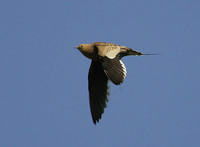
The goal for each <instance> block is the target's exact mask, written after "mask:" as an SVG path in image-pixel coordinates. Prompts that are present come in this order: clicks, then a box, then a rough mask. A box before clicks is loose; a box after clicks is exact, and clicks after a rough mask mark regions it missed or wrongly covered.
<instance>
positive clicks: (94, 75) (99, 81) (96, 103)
mask: <svg viewBox="0 0 200 147" xmlns="http://www.w3.org/2000/svg"><path fill="white" fill-rule="evenodd" d="M88 82H89V98H90V110H91V114H92V119H93V122H94V124H96V122H99V119H101V115H102V114H103V113H104V108H106V104H107V102H108V96H109V83H108V78H107V76H106V75H105V73H104V70H103V67H102V65H101V63H100V62H95V61H92V63H91V65H90V70H89V75H88Z"/></svg>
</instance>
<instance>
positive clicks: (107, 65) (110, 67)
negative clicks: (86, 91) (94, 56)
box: [101, 57, 126, 85]
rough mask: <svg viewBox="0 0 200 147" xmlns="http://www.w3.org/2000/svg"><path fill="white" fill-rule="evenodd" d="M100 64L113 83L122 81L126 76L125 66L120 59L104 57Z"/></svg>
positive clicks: (116, 83) (117, 83) (118, 83)
mask: <svg viewBox="0 0 200 147" xmlns="http://www.w3.org/2000/svg"><path fill="white" fill-rule="evenodd" d="M101 64H102V66H103V69H104V72H105V73H106V75H107V77H108V78H109V80H111V81H112V82H113V83H114V84H115V85H120V84H121V83H123V81H124V79H125V76H126V67H125V66H124V63H123V62H122V61H121V60H119V59H118V58H114V59H109V58H107V57H104V58H103V59H102V62H101Z"/></svg>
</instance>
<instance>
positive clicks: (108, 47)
mask: <svg viewBox="0 0 200 147" xmlns="http://www.w3.org/2000/svg"><path fill="white" fill-rule="evenodd" d="M76 48H77V49H79V50H80V52H81V53H82V54H83V55H84V56H85V57H87V58H89V59H91V60H92V63H91V66H90V70H89V75H88V83H89V86H88V88H89V99H90V109H91V114H92V118H93V122H94V123H95V124H96V122H99V119H101V115H102V114H103V112H104V108H105V107H106V104H107V102H108V96H109V86H108V83H109V80H110V81H111V82H112V83H114V84H115V85H120V84H121V83H123V81H124V79H125V76H126V68H125V66H124V64H123V62H122V61H121V58H123V57H124V56H128V55H134V56H137V55H143V54H142V53H140V52H138V51H134V50H132V49H130V48H128V47H126V46H121V45H116V44H112V43H105V42H95V43H91V44H81V45H79V46H77V47H76Z"/></svg>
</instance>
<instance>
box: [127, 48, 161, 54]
mask: <svg viewBox="0 0 200 147" xmlns="http://www.w3.org/2000/svg"><path fill="white" fill-rule="evenodd" d="M127 53H128V55H133V56H141V55H158V54H143V53H141V52H138V51H135V50H132V49H130V50H128V52H127Z"/></svg>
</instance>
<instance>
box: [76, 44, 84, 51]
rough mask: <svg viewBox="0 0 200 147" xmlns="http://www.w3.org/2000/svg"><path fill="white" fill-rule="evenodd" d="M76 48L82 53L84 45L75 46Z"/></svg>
mask: <svg viewBox="0 0 200 147" xmlns="http://www.w3.org/2000/svg"><path fill="white" fill-rule="evenodd" d="M76 48H77V49H79V50H80V51H82V50H84V48H85V44H81V45H79V46H76Z"/></svg>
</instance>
